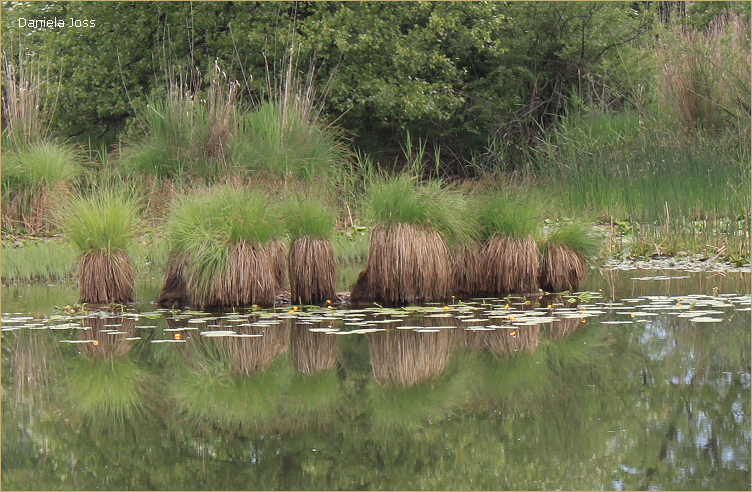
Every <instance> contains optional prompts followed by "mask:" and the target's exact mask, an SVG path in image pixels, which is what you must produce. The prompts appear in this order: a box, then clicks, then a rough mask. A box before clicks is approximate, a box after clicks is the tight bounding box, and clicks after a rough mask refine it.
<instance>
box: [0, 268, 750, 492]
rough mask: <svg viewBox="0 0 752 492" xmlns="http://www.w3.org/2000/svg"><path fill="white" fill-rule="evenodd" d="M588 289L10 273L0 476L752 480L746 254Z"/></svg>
mask: <svg viewBox="0 0 752 492" xmlns="http://www.w3.org/2000/svg"><path fill="white" fill-rule="evenodd" d="M583 287H584V289H585V292H584V293H581V294H577V295H569V296H558V297H551V296H547V297H532V298H514V297H510V298H505V299H474V300H466V301H465V302H460V301H456V302H453V303H451V304H450V305H447V306H444V305H430V306H424V307H420V308H407V309H381V308H376V307H374V308H364V309H349V310H346V309H342V308H340V307H335V306H332V307H330V308H327V307H323V308H298V309H295V308H290V307H285V308H281V309H277V310H272V311H268V310H267V311H253V312H247V311H245V312H244V311H239V312H233V313H220V314H216V313H200V312H191V311H188V312H186V311H169V310H158V309H155V307H154V306H153V305H151V304H150V303H148V302H142V303H139V304H137V305H136V306H134V307H133V309H129V310H127V311H126V312H124V313H85V312H80V311H71V312H65V311H63V310H60V309H55V306H58V307H64V306H67V305H71V304H72V303H73V302H74V301H75V300H76V295H77V292H76V287H75V285H73V284H67V283H63V284H58V285H40V284H36V285H31V286H10V287H7V286H6V287H3V289H2V299H3V306H2V311H3V315H2V330H3V332H2V488H3V489H5V490H11V489H12V490H34V489H37V490H55V489H77V490H96V489H109V490H131V489H137V490H151V489H157V490H197V489H208V490H220V489H230V490H272V489H293V490H339V489H345V490H348V489H349V490H353V489H386V490H417V489H428V490H504V489H512V490H556V489H575V490H602V489H605V490H637V489H640V490H663V489H681V490H700V489H716V490H750V487H751V486H752V484H751V483H750V458H751V456H750V443H751V436H750V323H751V321H750V275H749V273H740V272H730V273H729V272H718V271H705V272H697V271H684V270H676V269H671V270H652V269H633V270H619V269H603V270H600V271H599V270H592V271H591V274H590V276H589V279H588V283H587V284H586V285H584V286H583ZM158 289H159V285H158V284H155V282H153V281H152V282H145V283H142V284H140V285H139V289H138V290H139V295H140V297H141V299H143V300H144V301H147V300H149V299H153V298H154V297H156V292H157V290H158Z"/></svg>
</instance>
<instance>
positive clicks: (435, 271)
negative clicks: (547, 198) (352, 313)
mask: <svg viewBox="0 0 752 492" xmlns="http://www.w3.org/2000/svg"><path fill="white" fill-rule="evenodd" d="M365 207H366V214H367V216H368V217H369V218H370V220H371V221H372V222H373V223H374V224H375V225H374V226H373V228H372V229H371V232H370V241H369V249H368V260H367V263H366V269H365V270H364V271H363V272H362V273H361V275H360V276H359V277H358V280H357V281H356V284H355V286H354V287H353V289H352V297H351V299H352V300H353V302H359V301H365V300H375V301H380V302H386V303H390V304H402V303H409V302H426V301H434V300H443V299H445V298H446V297H447V296H448V293H449V287H450V286H449V282H450V281H451V274H452V264H451V262H450V258H449V248H448V246H447V242H449V244H464V243H468V242H471V241H472V239H473V238H474V235H475V233H476V231H475V228H474V223H473V222H472V221H470V220H468V218H467V212H466V208H467V202H466V200H465V197H464V196H463V195H462V194H461V193H460V192H459V191H457V190H452V189H447V188H442V187H441V185H440V184H439V183H436V182H428V183H424V184H419V183H418V182H417V180H416V179H414V178H411V177H410V176H408V175H406V174H402V175H399V176H396V177H393V178H388V179H382V180H379V181H377V182H376V183H374V184H372V185H371V187H370V188H369V190H368V193H367V195H366V197H365Z"/></svg>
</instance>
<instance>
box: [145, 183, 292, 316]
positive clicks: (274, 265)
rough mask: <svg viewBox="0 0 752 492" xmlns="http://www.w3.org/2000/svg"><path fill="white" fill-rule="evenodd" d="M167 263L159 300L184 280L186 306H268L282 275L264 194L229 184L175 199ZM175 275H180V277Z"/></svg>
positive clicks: (171, 296) (279, 252)
mask: <svg viewBox="0 0 752 492" xmlns="http://www.w3.org/2000/svg"><path fill="white" fill-rule="evenodd" d="M167 229H168V234H169V238H170V249H171V251H172V253H171V260H172V261H171V265H170V266H169V267H168V270H167V273H168V275H167V277H166V278H165V284H164V288H163V290H162V294H161V296H160V301H162V302H164V301H165V300H167V299H172V301H173V302H179V301H181V299H178V298H176V297H175V295H176V293H179V291H180V286H181V285H182V283H181V282H183V281H184V282H185V292H186V298H187V299H186V300H187V302H188V303H189V304H190V305H192V306H198V307H201V308H204V307H209V306H212V307H220V306H249V305H252V304H258V305H263V306H269V305H272V304H273V303H274V299H275V296H276V294H277V292H278V291H279V290H280V289H281V287H282V285H283V283H284V279H285V270H286V268H285V266H286V265H285V256H286V255H285V248H284V246H283V244H282V242H281V241H280V240H279V237H280V236H281V233H282V230H281V228H280V227H279V226H278V224H277V218H276V217H275V215H274V211H273V210H271V209H270V207H269V202H268V199H267V197H266V195H265V194H264V193H263V192H261V191H258V190H246V189H244V188H242V187H235V186H232V185H222V186H216V187H214V188H211V189H209V190H206V191H202V192H197V193H195V194H193V195H187V196H183V197H181V198H179V199H178V200H177V203H176V204H175V205H174V207H173V210H172V213H171V215H170V218H169V220H168V225H167ZM181 275H182V278H183V279H184V280H181Z"/></svg>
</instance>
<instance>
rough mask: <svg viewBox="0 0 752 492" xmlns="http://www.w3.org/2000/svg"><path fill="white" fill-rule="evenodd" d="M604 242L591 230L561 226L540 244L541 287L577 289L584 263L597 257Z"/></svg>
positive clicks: (575, 224)
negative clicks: (541, 258)
mask: <svg viewBox="0 0 752 492" xmlns="http://www.w3.org/2000/svg"><path fill="white" fill-rule="evenodd" d="M602 246H603V241H602V240H601V239H600V238H599V237H597V236H596V235H595V233H594V231H593V227H592V226H591V225H589V224H586V223H580V222H573V223H567V224H563V225H560V226H559V227H557V228H556V229H555V230H554V231H553V232H551V233H550V234H549V235H548V236H546V238H545V239H544V241H543V243H542V244H541V252H542V256H543V261H542V262H541V268H540V285H541V288H542V289H543V290H545V291H547V292H561V291H564V290H577V289H578V288H579V286H580V282H582V279H583V278H585V273H586V261H587V260H589V259H591V258H594V257H596V256H597V255H598V253H599V252H600V250H601V247H602Z"/></svg>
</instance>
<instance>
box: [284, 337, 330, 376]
mask: <svg viewBox="0 0 752 492" xmlns="http://www.w3.org/2000/svg"><path fill="white" fill-rule="evenodd" d="M290 330H291V331H290V358H291V359H292V365H293V367H294V368H295V370H296V371H298V372H299V373H301V374H306V375H311V374H316V373H319V372H323V371H326V370H328V369H331V368H332V367H334V365H335V364H336V363H337V344H338V341H339V337H338V336H336V335H329V334H327V333H313V332H311V331H310V330H309V329H308V328H307V327H305V326H293V327H292V328H291V329H290Z"/></svg>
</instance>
